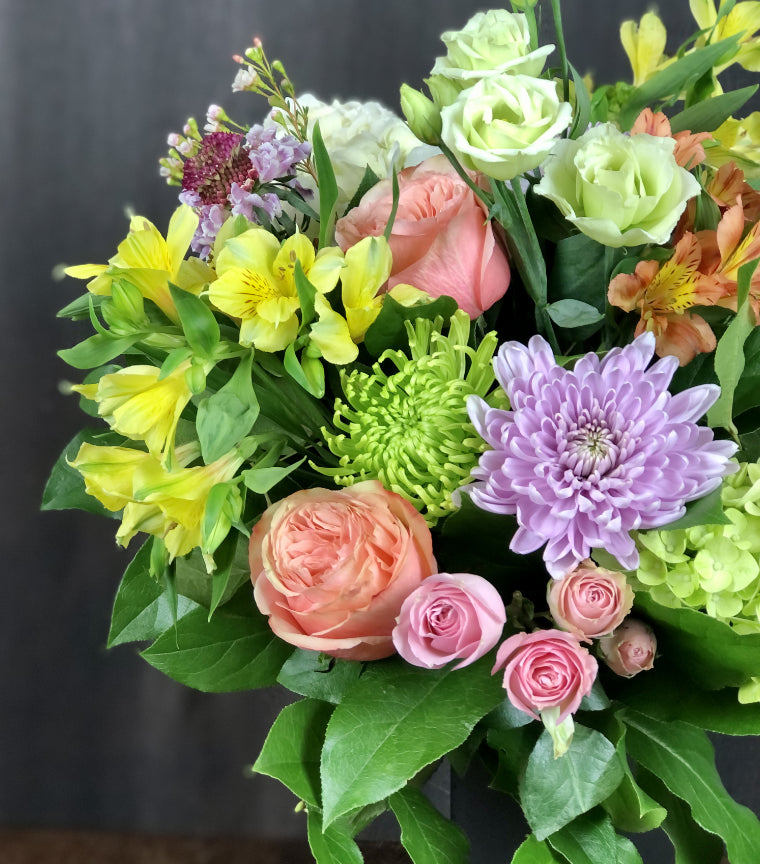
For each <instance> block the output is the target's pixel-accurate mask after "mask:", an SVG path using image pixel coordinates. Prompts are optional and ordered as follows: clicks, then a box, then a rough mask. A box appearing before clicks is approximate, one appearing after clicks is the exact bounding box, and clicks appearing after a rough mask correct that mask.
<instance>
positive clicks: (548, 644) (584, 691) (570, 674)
mask: <svg viewBox="0 0 760 864" xmlns="http://www.w3.org/2000/svg"><path fill="white" fill-rule="evenodd" d="M597 668H598V667H597V663H596V660H595V659H594V658H593V657H592V656H591V655H590V654H589V653H588V651H587V650H586V649H585V648H583V647H582V646H581V644H580V643H579V642H578V640H577V639H576V638H575V636H573V635H571V634H570V633H565V632H563V631H562V630H536V631H534V632H533V633H517V634H515V635H514V636H510V637H509V639H507V640H506V641H505V642H504V643H503V644H502V645H501V647H500V648H499V650H498V651H497V653H496V664H495V665H494V667H493V669H492V670H491V674H492V675H493V674H494V672H496V671H497V670H500V669H503V670H504V689H505V690H506V691H507V696H508V697H509V701H510V702H511V703H512V704H513V705H514V706H515V708H519V709H520V710H521V711H524V712H525V713H526V714H530V716H531V717H533V718H534V719H535V720H538V719H539V716H538V715H539V713H540V712H541V711H544V710H546V709H547V708H559V709H560V714H559V718H558V719H557V724H559V723H561V722H562V721H563V720H564V719H565V718H566V717H567V716H568V715H569V714H572V713H574V712H575V711H577V710H578V706H579V705H580V703H581V699H583V697H584V696H586V695H588V693H589V692H590V690H591V686H592V684H593V683H594V679H595V678H596V673H597Z"/></svg>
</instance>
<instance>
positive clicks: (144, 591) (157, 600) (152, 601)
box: [108, 539, 198, 648]
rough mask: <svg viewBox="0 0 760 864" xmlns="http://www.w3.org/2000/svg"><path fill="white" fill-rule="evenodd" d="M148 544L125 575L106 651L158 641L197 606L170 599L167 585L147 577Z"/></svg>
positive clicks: (149, 542)
mask: <svg viewBox="0 0 760 864" xmlns="http://www.w3.org/2000/svg"><path fill="white" fill-rule="evenodd" d="M152 542H153V540H152V539H150V540H148V542H147V543H144V544H143V546H142V547H141V548H140V551H139V552H138V553H137V555H135V557H134V559H133V560H132V563H131V564H130V565H129V567H127V569H126V570H125V571H124V576H123V577H122V580H121V584H120V585H119V590H118V591H117V593H116V599H115V600H114V604H113V613H112V614H111V629H110V632H109V634H108V647H109V648H113V646H114V645H121V644H123V643H124V642H147V641H149V640H153V639H157V638H158V637H159V636H160V635H161V634H162V633H164V632H165V631H167V630H169V629H170V628H171V627H173V626H174V622H175V619H176V620H178V619H180V618H183V617H184V616H185V615H188V614H189V613H190V612H192V611H193V610H194V609H197V608H198V604H197V603H194V602H193V601H192V600H190V599H188V598H187V597H182V596H181V595H180V596H179V597H177V598H176V607H175V606H174V599H175V598H174V597H172V596H170V594H169V592H168V591H167V587H166V585H164V584H162V583H159V582H157V581H156V580H155V579H153V578H152V577H151V575H150V573H149V566H150V547H151V544H152Z"/></svg>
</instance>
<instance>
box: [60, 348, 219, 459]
mask: <svg viewBox="0 0 760 864" xmlns="http://www.w3.org/2000/svg"><path fill="white" fill-rule="evenodd" d="M210 365H211V364H208V367H210ZM189 369H190V360H186V361H185V362H184V363H181V364H180V365H179V366H178V367H177V368H176V369H174V370H173V371H172V372H170V373H169V374H168V375H167V376H166V377H165V378H161V377H160V375H161V370H160V369H158V368H157V367H155V366H128V367H127V368H126V369H120V370H119V371H118V372H112V373H109V374H107V375H103V376H102V377H101V378H100V380H99V381H98V382H97V383H95V384H75V385H73V386H72V388H71V389H72V390H74V391H76V392H77V393H81V395H82V396H84V397H85V398H86V399H92V400H93V401H94V402H96V403H97V405H98V414H99V415H100V416H101V417H102V418H103V419H104V420H105V421H106V422H107V423H108V425H109V426H110V427H111V428H112V429H113V430H114V431H115V432H118V433H119V434H120V435H124V436H126V437H127V438H131V439H132V440H135V441H144V442H145V444H146V446H147V448H148V451H149V452H150V454H151V455H152V456H155V457H156V458H157V459H162V460H163V461H164V462H171V453H172V450H173V447H174V436H175V433H176V431H177V423H178V422H179V418H180V415H181V414H182V412H183V411H184V409H185V406H186V405H187V403H188V402H189V401H190V397H191V396H192V390H191V389H190V387H189V385H188V382H187V374H186V373H187V372H188V370H189ZM206 371H208V368H207V369H206Z"/></svg>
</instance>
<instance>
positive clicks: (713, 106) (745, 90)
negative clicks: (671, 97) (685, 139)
mask: <svg viewBox="0 0 760 864" xmlns="http://www.w3.org/2000/svg"><path fill="white" fill-rule="evenodd" d="M757 87H758V85H757V84H753V85H752V86H751V87H742V88H741V89H740V90H731V91H730V92H728V93H721V94H720V95H719V96H712V97H711V98H710V99H707V100H705V101H704V102H698V103H697V104H696V105H691V106H690V107H689V108H684V110H683V111H680V112H679V113H678V114H676V115H675V116H674V117H671V118H670V130H671V132H672V133H673V134H674V135H675V134H677V133H678V132H686V131H689V132H714V131H715V130H716V129H717V128H718V126H720V125H721V124H722V123H725V121H726V120H728V118H729V117H731V116H732V115H733V114H735V113H736V112H737V111H738V110H739V109H740V108H741V107H742V105H744V103H745V102H747V101H748V100H749V99H751V98H752V97H753V96H754V95H755V93H756V91H757Z"/></svg>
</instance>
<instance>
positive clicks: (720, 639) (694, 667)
mask: <svg viewBox="0 0 760 864" xmlns="http://www.w3.org/2000/svg"><path fill="white" fill-rule="evenodd" d="M635 605H636V607H637V608H638V609H640V610H642V611H644V612H645V613H646V615H647V617H649V618H650V619H652V622H653V624H654V630H655V634H656V636H657V649H658V653H659V654H660V655H661V660H658V662H662V663H664V664H667V665H668V666H669V667H670V668H671V669H674V668H675V669H679V670H680V674H682V675H686V676H687V677H689V678H693V679H694V681H695V682H696V683H697V684H698V685H699V686H701V687H706V688H708V689H720V688H721V687H739V686H741V685H742V684H744V683H745V682H746V681H747V680H748V679H749V678H751V677H753V676H755V675H760V634H757V635H756V634H742V635H740V634H739V633H737V632H736V631H735V630H734V629H733V628H731V627H730V626H729V625H728V624H724V623H723V622H722V621H718V620H717V619H716V618H711V617H710V616H709V615H706V614H704V613H703V612H697V611H696V610H695V609H687V608H682V609H671V608H670V607H668V606H661V605H660V604H659V603H655V601H654V600H652V598H651V597H650V596H649V594H647V593H646V592H645V591H642V592H640V593H638V594H637V595H636V602H635Z"/></svg>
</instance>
